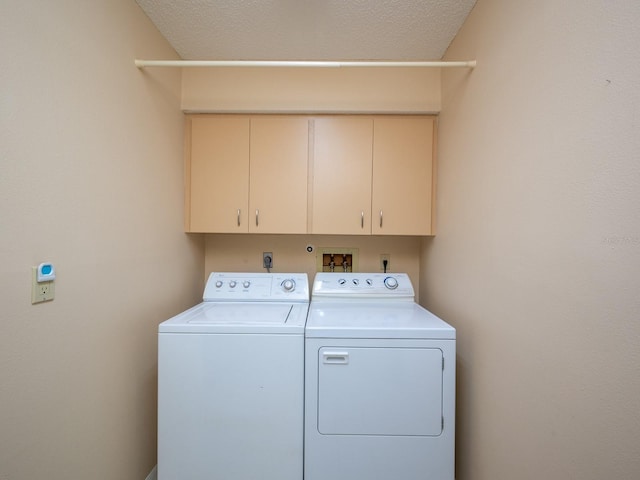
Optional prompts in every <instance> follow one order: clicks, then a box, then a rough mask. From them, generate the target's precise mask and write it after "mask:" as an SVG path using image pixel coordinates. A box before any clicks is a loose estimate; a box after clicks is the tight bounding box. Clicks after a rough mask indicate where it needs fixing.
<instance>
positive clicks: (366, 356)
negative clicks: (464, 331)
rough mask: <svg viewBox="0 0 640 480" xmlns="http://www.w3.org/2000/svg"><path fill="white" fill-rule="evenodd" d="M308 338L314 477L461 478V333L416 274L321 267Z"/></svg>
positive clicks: (309, 466)
mask: <svg viewBox="0 0 640 480" xmlns="http://www.w3.org/2000/svg"><path fill="white" fill-rule="evenodd" d="M305 337H306V338H305V454H304V462H305V463H304V478H305V480H327V479H331V480H354V479H367V480H376V479H380V480H388V479H395V480H418V479H420V480H425V479H428V480H453V478H454V459H455V458H454V451H455V447H454V440H455V371H456V365H455V363H456V332H455V329H454V328H453V327H451V326H450V325H448V324H447V323H445V322H444V321H442V320H441V319H440V318H438V317H436V316H435V315H433V314H432V313H430V312H429V311H427V310H425V309H424V308H422V307H421V306H420V305H418V304H417V303H415V301H414V290H413V286H412V285H411V281H410V279H409V277H408V275H406V274H377V273H370V274H369V273H318V274H316V277H315V281H314V284H313V290H312V295H311V306H310V307H309V316H308V319H307V327H306V333H305Z"/></svg>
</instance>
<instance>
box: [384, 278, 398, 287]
mask: <svg viewBox="0 0 640 480" xmlns="http://www.w3.org/2000/svg"><path fill="white" fill-rule="evenodd" d="M384 286H385V287H387V288H388V289H389V290H395V289H396V288H398V280H396V279H395V278H393V277H387V278H385V279H384Z"/></svg>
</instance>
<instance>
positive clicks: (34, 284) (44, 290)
mask: <svg viewBox="0 0 640 480" xmlns="http://www.w3.org/2000/svg"><path fill="white" fill-rule="evenodd" d="M55 293H56V288H55V283H54V281H53V280H50V281H47V282H38V267H33V270H32V273H31V303H32V304H34V303H42V302H48V301H49V300H53V298H54V297H55Z"/></svg>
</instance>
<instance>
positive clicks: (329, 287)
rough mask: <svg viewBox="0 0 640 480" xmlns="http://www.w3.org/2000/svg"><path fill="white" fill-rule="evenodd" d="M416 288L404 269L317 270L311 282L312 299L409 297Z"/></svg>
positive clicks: (405, 298) (396, 298) (410, 297)
mask: <svg viewBox="0 0 640 480" xmlns="http://www.w3.org/2000/svg"><path fill="white" fill-rule="evenodd" d="M414 297H415V292H414V290H413V285H412V284H411V279H410V278H409V275H407V274H406V273H342V272H341V273H328V272H318V273H317V274H316V278H315V280H314V282H313V291H312V300H316V299H323V298H331V299H350V298H355V299H357V298H371V299H389V300H391V299H395V300H399V299H403V300H407V299H410V300H411V301H413V300H414Z"/></svg>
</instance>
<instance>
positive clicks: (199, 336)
mask: <svg viewBox="0 0 640 480" xmlns="http://www.w3.org/2000/svg"><path fill="white" fill-rule="evenodd" d="M203 300H204V301H203V302H202V303H200V304H198V305H196V306H195V307H193V308H191V309H189V310H187V311H185V312H183V313H181V314H179V315H177V316H175V317H173V318H171V319H169V320H167V321H165V322H163V323H161V324H160V325H159V327H158V478H159V480H205V479H206V480H210V479H214V478H219V479H228V480H256V479H262V478H265V479H267V478H273V479H278V480H300V479H301V478H302V475H303V420H304V410H303V409H304V400H303V395H304V393H303V392H304V367H303V365H304V327H305V321H306V318H307V311H308V307H309V283H308V278H307V275H306V274H299V273H278V274H276V273H272V274H269V273H212V274H211V275H210V276H209V279H208V281H207V284H206V287H205V291H204V297H203Z"/></svg>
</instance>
